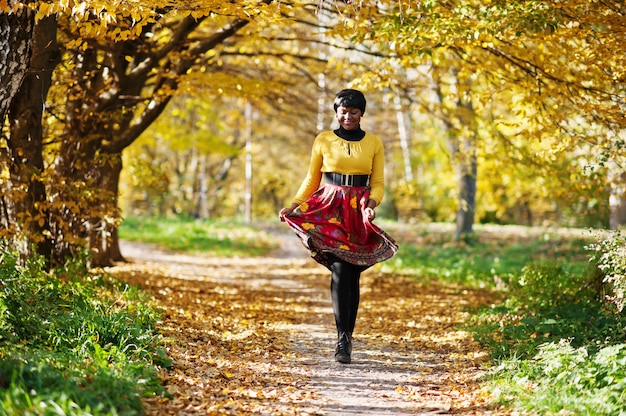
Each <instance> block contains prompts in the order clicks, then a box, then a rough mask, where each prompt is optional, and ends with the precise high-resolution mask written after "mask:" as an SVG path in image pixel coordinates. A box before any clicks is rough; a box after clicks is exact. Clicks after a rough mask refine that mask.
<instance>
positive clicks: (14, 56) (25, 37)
mask: <svg viewBox="0 0 626 416" xmlns="http://www.w3.org/2000/svg"><path fill="white" fill-rule="evenodd" d="M34 25H35V15H34V13H33V11H32V10H30V8H28V7H24V8H21V9H19V10H18V11H17V12H15V13H0V126H3V125H4V120H5V117H6V115H7V112H8V111H9V106H10V105H11V101H12V100H13V97H14V96H15V94H16V93H17V91H18V90H19V88H20V85H21V84H22V80H23V79H24V76H25V75H26V71H27V70H28V65H29V61H30V56H31V49H32V44H33V41H32V39H33V36H32V35H33V28H34Z"/></svg>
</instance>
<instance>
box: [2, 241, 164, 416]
mask: <svg viewBox="0 0 626 416" xmlns="http://www.w3.org/2000/svg"><path fill="white" fill-rule="evenodd" d="M0 261H1V265H0V408H1V409H4V410H5V411H6V412H7V413H6V414H68V415H122V414H123V415H134V414H141V413H142V412H143V411H142V405H141V400H142V397H143V396H145V395H150V394H153V393H161V392H162V389H161V387H160V385H159V382H158V378H157V368H158V366H166V365H168V362H167V360H166V359H165V357H164V354H163V352H162V350H161V347H160V337H159V336H158V334H157V333H156V331H155V329H154V324H155V322H156V319H157V318H158V314H157V313H156V311H154V310H152V309H151V308H149V307H148V306H145V302H144V301H143V299H142V298H141V294H140V293H139V292H138V291H137V290H136V289H133V288H130V287H128V286H126V285H124V284H122V283H120V282H116V281H114V280H112V279H110V278H108V277H107V276H100V275H96V276H90V275H88V274H87V267H86V265H85V261H86V258H83V259H82V260H81V259H80V258H79V259H76V260H75V261H73V262H69V263H68V264H67V265H66V267H64V268H60V269H57V270H54V271H53V272H50V273H47V272H45V271H44V269H43V262H41V261H39V260H38V259H31V260H28V261H27V263H26V265H24V266H20V265H19V264H18V261H17V256H16V255H15V254H13V253H9V252H6V251H4V252H0ZM0 414H2V413H0Z"/></svg>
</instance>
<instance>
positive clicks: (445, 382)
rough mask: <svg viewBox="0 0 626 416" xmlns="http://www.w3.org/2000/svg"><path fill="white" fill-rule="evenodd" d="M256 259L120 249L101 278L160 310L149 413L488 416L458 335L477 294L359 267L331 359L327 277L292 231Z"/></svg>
mask: <svg viewBox="0 0 626 416" xmlns="http://www.w3.org/2000/svg"><path fill="white" fill-rule="evenodd" d="M281 241H282V247H281V249H280V250H277V251H276V253H274V255H273V256H268V257H265V258H254V259H252V258H236V259H224V258H207V257H202V256H193V255H181V254H174V253H168V252H164V251H160V250H157V249H155V248H153V247H151V246H148V245H142V244H134V243H132V244H131V243H123V244H122V247H121V248H122V252H123V253H124V255H125V256H126V257H127V258H128V259H129V260H130V262H129V263H128V264H123V265H119V266H115V267H112V268H110V269H109V272H111V273H113V274H115V275H116V276H118V277H119V278H120V279H122V280H125V281H128V282H129V283H132V284H137V285H140V286H142V287H143V288H144V289H145V290H146V291H147V292H148V293H150V294H151V296H152V297H153V298H154V301H155V303H156V304H157V305H159V307H160V308H162V309H163V321H162V322H161V324H160V328H159V330H160V331H161V332H162V333H163V334H164V336H165V337H167V340H168V341H167V345H166V347H167V353H168V355H169V356H170V357H171V358H172V359H173V365H172V367H171V368H170V369H168V370H163V372H162V374H161V377H162V382H163V384H164V386H165V388H166V389H167V391H168V392H169V394H170V397H155V398H150V399H148V400H147V402H146V406H147V413H148V414H149V415H330V416H335V415H336V416H344V415H345V416H349V415H376V416H386V415H430V414H456V415H496V414H504V413H502V412H495V411H493V410H489V409H488V407H487V406H488V396H487V395H486V393H484V392H482V391H481V390H480V387H479V378H480V376H481V375H482V370H481V365H482V364H483V363H484V361H485V360H486V357H485V354H484V353H483V352H482V351H481V350H480V348H479V346H478V345H477V344H475V343H474V342H473V341H472V340H471V336H470V335H469V334H467V333H465V332H463V331H462V330H460V329H459V325H460V324H462V323H463V322H464V321H465V320H466V319H467V317H468V315H467V313H466V312H465V310H466V308H467V307H470V306H472V305H477V304H480V303H483V302H488V301H489V299H488V298H486V297H485V296H486V295H485V294H484V293H482V292H480V291H471V290H464V289H460V288H457V287H453V286H446V285H442V284H432V283H429V284H423V285H422V284H420V283H418V282H414V281H409V280H407V279H405V278H401V277H394V276H391V275H389V274H384V273H381V272H380V271H379V270H377V269H374V270H368V271H366V272H365V273H364V275H363V278H362V295H361V306H360V310H359V317H358V320H357V327H356V330H355V334H354V347H353V363H352V364H350V365H342V364H338V363H335V362H334V361H333V354H334V342H335V338H334V337H335V334H334V321H333V318H332V308H331V304H330V295H329V273H328V271H327V270H326V269H325V268H323V267H321V266H319V265H317V264H316V263H315V262H313V261H312V260H311V259H309V258H308V255H307V253H306V252H305V251H304V249H303V248H302V246H301V245H300V243H299V241H298V240H297V239H296V237H294V236H291V235H289V236H285V235H282V234H281Z"/></svg>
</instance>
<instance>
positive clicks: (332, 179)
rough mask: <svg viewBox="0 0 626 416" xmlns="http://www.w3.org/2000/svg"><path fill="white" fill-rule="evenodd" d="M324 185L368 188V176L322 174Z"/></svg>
mask: <svg viewBox="0 0 626 416" xmlns="http://www.w3.org/2000/svg"><path fill="white" fill-rule="evenodd" d="M324 183H326V184H328V185H339V186H368V185H369V184H370V175H342V174H341V173H332V172H324Z"/></svg>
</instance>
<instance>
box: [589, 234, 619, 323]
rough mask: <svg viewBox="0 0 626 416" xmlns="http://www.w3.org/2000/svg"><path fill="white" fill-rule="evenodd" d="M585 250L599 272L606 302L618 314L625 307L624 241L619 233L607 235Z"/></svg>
mask: <svg viewBox="0 0 626 416" xmlns="http://www.w3.org/2000/svg"><path fill="white" fill-rule="evenodd" d="M587 249H588V250H590V251H591V252H592V254H591V256H590V261H591V263H592V264H594V265H595V267H597V270H598V271H599V276H598V278H599V279H600V280H601V284H602V285H603V289H604V293H605V294H606V295H605V297H606V300H607V301H608V302H610V303H611V304H613V305H614V306H615V307H616V308H617V310H618V311H619V312H622V311H623V310H624V307H626V239H625V238H624V236H623V235H622V234H621V232H619V231H615V232H611V233H609V234H608V235H607V236H606V237H605V238H602V239H600V241H598V242H597V243H594V244H590V245H589V246H587Z"/></svg>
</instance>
